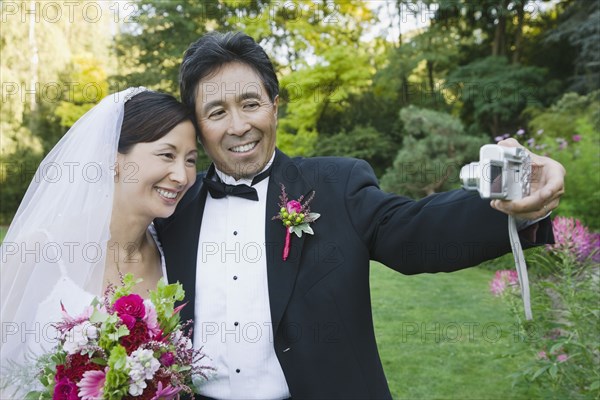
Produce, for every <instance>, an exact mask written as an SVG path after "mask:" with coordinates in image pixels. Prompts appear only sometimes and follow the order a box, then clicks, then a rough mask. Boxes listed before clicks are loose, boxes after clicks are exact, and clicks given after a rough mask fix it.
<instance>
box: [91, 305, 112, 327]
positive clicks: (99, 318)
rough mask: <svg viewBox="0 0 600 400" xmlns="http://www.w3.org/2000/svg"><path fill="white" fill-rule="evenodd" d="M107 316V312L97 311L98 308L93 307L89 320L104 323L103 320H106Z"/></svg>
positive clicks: (93, 322)
mask: <svg viewBox="0 0 600 400" xmlns="http://www.w3.org/2000/svg"><path fill="white" fill-rule="evenodd" d="M108 317H109V314H107V313H105V312H102V311H99V310H98V309H96V308H94V311H93V312H92V315H91V316H90V322H91V323H92V324H95V323H104V322H106V320H107V319H108Z"/></svg>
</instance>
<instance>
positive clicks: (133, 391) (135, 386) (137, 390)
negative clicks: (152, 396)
mask: <svg viewBox="0 0 600 400" xmlns="http://www.w3.org/2000/svg"><path fill="white" fill-rule="evenodd" d="M146 386H148V384H147V383H146V382H144V381H139V382H134V383H130V384H129V394H130V395H132V396H139V395H141V394H142V393H143V392H144V389H146Z"/></svg>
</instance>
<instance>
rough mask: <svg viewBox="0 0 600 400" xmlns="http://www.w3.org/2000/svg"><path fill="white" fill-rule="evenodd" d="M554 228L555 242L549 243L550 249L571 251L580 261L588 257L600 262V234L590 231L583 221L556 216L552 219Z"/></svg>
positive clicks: (548, 247)
mask: <svg viewBox="0 0 600 400" xmlns="http://www.w3.org/2000/svg"><path fill="white" fill-rule="evenodd" d="M552 230H553V232H554V241H555V244H553V245H547V246H546V248H547V249H548V250H551V251H555V252H566V253H571V254H573V256H575V258H576V259H577V260H578V261H580V262H582V261H585V260H586V259H587V258H588V257H591V259H592V261H594V262H600V234H598V233H590V231H589V230H588V228H586V227H585V226H584V225H583V224H582V223H581V221H579V220H578V219H573V218H566V217H556V218H554V220H553V221H552Z"/></svg>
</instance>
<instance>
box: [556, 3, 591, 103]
mask: <svg viewBox="0 0 600 400" xmlns="http://www.w3.org/2000/svg"><path fill="white" fill-rule="evenodd" d="M556 7H557V9H559V10H560V9H562V8H564V10H561V11H562V12H561V15H560V16H559V22H558V25H557V26H556V28H555V29H552V30H550V31H549V32H548V34H547V37H546V41H547V42H548V43H550V44H551V45H553V46H555V45H556V44H557V43H560V42H561V41H563V40H567V41H568V42H569V43H570V44H571V46H573V47H574V48H575V49H576V56H575V57H574V59H573V60H572V62H573V65H574V67H575V68H574V74H573V75H572V76H571V77H570V78H569V83H570V85H569V87H568V88H567V91H576V92H578V93H582V94H585V93H589V92H592V91H594V90H596V89H598V88H600V46H599V45H598V43H599V42H600V3H599V2H598V1H588V0H570V1H564V2H562V3H559V4H557V6H556Z"/></svg>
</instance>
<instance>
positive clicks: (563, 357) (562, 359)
mask: <svg viewBox="0 0 600 400" xmlns="http://www.w3.org/2000/svg"><path fill="white" fill-rule="evenodd" d="M568 359H569V356H568V355H566V354H564V353H563V354H559V355H558V357H556V360H557V361H558V362H565V361H567V360H568Z"/></svg>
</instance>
